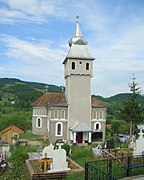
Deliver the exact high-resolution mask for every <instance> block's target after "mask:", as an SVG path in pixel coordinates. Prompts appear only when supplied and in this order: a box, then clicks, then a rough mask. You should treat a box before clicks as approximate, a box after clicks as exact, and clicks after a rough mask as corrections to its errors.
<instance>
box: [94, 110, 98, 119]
mask: <svg viewBox="0 0 144 180" xmlns="http://www.w3.org/2000/svg"><path fill="white" fill-rule="evenodd" d="M93 119H98V118H97V111H95V110H94V111H93Z"/></svg>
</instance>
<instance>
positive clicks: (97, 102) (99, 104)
mask: <svg viewBox="0 0 144 180" xmlns="http://www.w3.org/2000/svg"><path fill="white" fill-rule="evenodd" d="M91 102H92V106H93V107H109V106H110V104H109V103H107V102H105V101H101V100H97V99H96V97H95V96H92V97H91Z"/></svg>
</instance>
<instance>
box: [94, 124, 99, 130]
mask: <svg viewBox="0 0 144 180" xmlns="http://www.w3.org/2000/svg"><path fill="white" fill-rule="evenodd" d="M94 129H95V130H100V129H101V123H100V122H96V123H95V124H94Z"/></svg>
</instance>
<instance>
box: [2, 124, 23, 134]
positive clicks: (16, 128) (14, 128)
mask: <svg viewBox="0 0 144 180" xmlns="http://www.w3.org/2000/svg"><path fill="white" fill-rule="evenodd" d="M10 129H12V130H13V131H15V132H17V133H19V134H22V133H24V131H23V130H21V129H20V128H18V127H17V126H15V125H12V126H10V127H8V128H6V129H4V130H3V131H2V132H1V134H3V133H4V132H6V131H8V130H10Z"/></svg>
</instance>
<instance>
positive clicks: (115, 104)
mask: <svg viewBox="0 0 144 180" xmlns="http://www.w3.org/2000/svg"><path fill="white" fill-rule="evenodd" d="M46 86H48V91H49V92H61V91H62V87H59V86H56V85H51V84H44V83H37V82H27V81H21V80H19V79H14V78H0V131H1V130H2V129H3V128H5V127H8V126H9V125H12V124H15V125H17V126H18V127H20V128H22V129H23V130H27V129H31V112H32V106H31V104H32V102H33V101H35V100H36V99H37V98H38V97H40V96H41V95H42V94H43V93H44V92H45V91H46ZM129 95H130V94H128V93H123V94H117V95H114V96H112V97H109V98H104V97H101V96H95V97H96V98H97V99H99V100H102V101H105V102H108V103H110V104H111V107H110V108H109V109H108V122H112V120H114V121H116V120H118V119H119V117H118V112H119V108H120V107H121V106H122V104H123V101H124V100H126V99H127V98H128V97H129ZM139 101H140V103H141V105H142V106H143V107H144V96H139Z"/></svg>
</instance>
